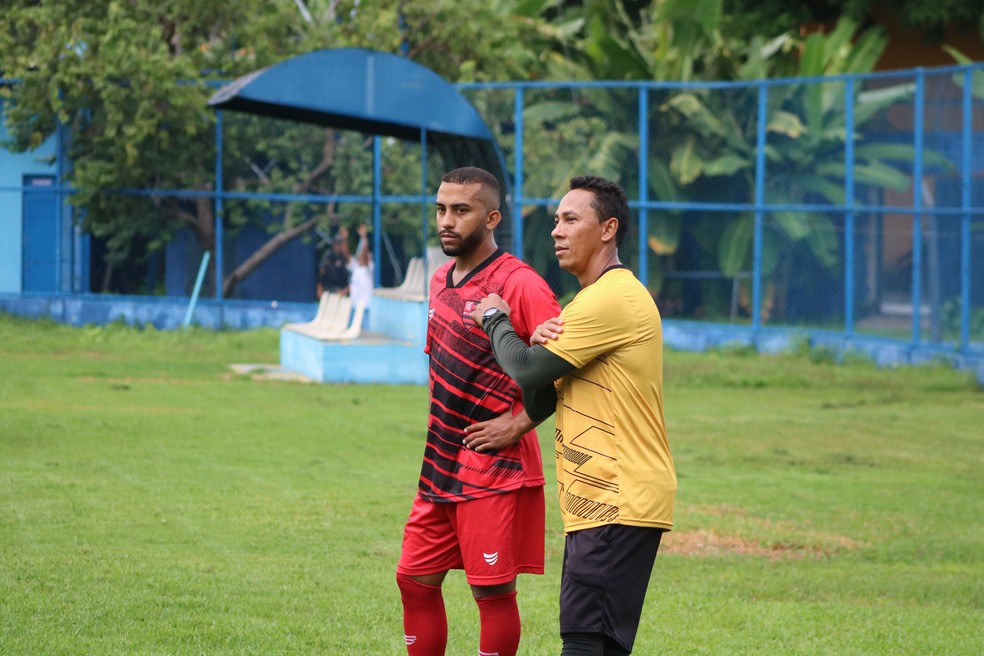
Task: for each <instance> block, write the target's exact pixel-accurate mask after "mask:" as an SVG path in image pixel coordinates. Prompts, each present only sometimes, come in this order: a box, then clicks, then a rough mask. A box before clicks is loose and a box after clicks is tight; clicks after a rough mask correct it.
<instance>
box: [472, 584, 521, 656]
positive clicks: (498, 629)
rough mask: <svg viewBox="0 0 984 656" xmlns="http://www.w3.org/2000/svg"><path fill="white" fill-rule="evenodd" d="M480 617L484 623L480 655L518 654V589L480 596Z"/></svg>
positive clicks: (479, 645)
mask: <svg viewBox="0 0 984 656" xmlns="http://www.w3.org/2000/svg"><path fill="white" fill-rule="evenodd" d="M475 601H476V602H478V617H479V619H480V621H481V623H482V631H481V636H480V637H479V640H478V654H479V656H516V651H517V650H519V633H520V626H519V606H518V605H517V604H516V591H515V590H513V591H512V592H507V593H506V594H501V595H493V596H491V597H480V598H478V599H476V600H475Z"/></svg>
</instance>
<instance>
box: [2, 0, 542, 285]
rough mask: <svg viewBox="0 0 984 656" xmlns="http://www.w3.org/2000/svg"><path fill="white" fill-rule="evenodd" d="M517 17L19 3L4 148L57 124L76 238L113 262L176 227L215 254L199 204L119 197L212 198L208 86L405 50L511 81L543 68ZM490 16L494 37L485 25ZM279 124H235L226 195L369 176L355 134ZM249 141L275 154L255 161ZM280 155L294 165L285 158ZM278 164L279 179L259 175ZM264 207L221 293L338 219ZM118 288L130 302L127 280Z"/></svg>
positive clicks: (321, 3) (448, 7) (130, 2)
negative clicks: (269, 132)
mask: <svg viewBox="0 0 984 656" xmlns="http://www.w3.org/2000/svg"><path fill="white" fill-rule="evenodd" d="M510 6H511V4H510V3H493V4H492V5H489V3H485V2H479V1H478V0H469V1H467V2H450V1H440V2H432V3H406V2H402V1H401V0H387V1H386V2H381V3H374V6H373V7H372V10H371V11H370V10H369V9H367V8H366V7H365V3H359V2H358V1H357V0H308V1H307V2H306V3H304V2H300V3H293V2H276V3H272V2H266V1H265V0H214V1H210V2H194V1H192V0H169V1H165V2H152V1H151V0H110V1H109V2H106V3H91V2H85V1H84V0H64V1H62V2H57V3H48V2H22V3H20V4H19V5H18V6H15V7H11V8H9V9H6V10H5V12H4V14H3V15H2V17H0V52H3V53H4V59H3V66H4V70H3V71H2V73H3V75H4V76H5V78H7V79H10V80H16V83H15V84H11V85H8V86H6V87H4V88H3V89H2V94H3V95H2V99H3V101H4V111H5V116H6V122H7V126H8V129H9V132H10V134H11V135H12V144H11V145H12V146H13V147H14V148H17V149H27V148H31V147H36V146H37V145H39V144H40V143H42V142H43V141H44V140H45V139H46V138H48V137H49V136H50V135H51V134H53V133H54V131H55V128H56V125H57V124H58V123H59V122H60V123H62V124H64V125H65V126H67V128H68V130H67V132H68V134H70V135H71V140H70V142H69V143H68V144H67V154H68V158H69V160H70V161H71V169H70V171H68V173H67V182H69V183H70V184H72V186H74V187H75V188H76V189H77V193H76V194H75V195H74V196H73V199H72V201H73V202H74V203H75V204H76V205H77V206H78V207H79V208H80V209H81V210H83V212H82V215H83V216H84V223H83V227H84V229H86V230H87V231H89V232H90V233H91V234H93V235H95V236H96V237H99V238H101V239H103V240H105V242H106V246H107V251H108V252H107V256H106V257H107V260H108V263H109V264H110V266H113V265H120V264H122V263H124V262H127V261H131V262H132V261H134V260H140V259H142V258H145V257H146V256H147V254H148V253H150V252H154V251H157V250H160V249H161V248H162V247H163V245H164V244H165V243H166V242H167V241H168V240H169V239H170V238H171V236H172V235H173V234H174V232H175V231H176V230H178V229H181V228H187V229H190V230H191V232H192V233H193V234H194V236H195V239H196V240H197V242H198V243H199V244H200V245H201V247H202V248H204V249H206V250H212V249H214V247H215V234H214V215H213V204H212V202H211V199H209V198H208V197H207V196H202V197H200V198H197V199H194V198H192V199H189V198H179V197H176V196H165V195H162V196H161V197H155V198H149V197H146V196H140V195H134V194H127V193H119V192H120V191H121V190H132V189H148V188H149V189H182V190H199V191H204V192H207V191H210V190H211V189H212V187H213V183H214V173H213V171H214V136H213V135H214V113H213V112H211V111H209V110H208V109H207V106H206V103H207V99H208V98H209V96H210V95H211V94H212V93H213V92H214V90H215V85H214V84H212V85H208V84H206V82H208V81H211V80H229V79H232V78H235V77H238V76H239V75H242V74H245V73H248V72H250V71H253V70H256V69H259V68H262V67H265V66H268V65H270V64H273V63H275V62H277V61H281V60H283V59H286V58H288V57H290V56H293V55H296V54H300V53H303V52H308V51H311V50H314V49H318V48H324V47H346V46H354V47H371V48H374V49H377V50H382V51H387V52H394V53H396V52H404V51H405V52H406V53H407V54H408V56H411V57H413V58H417V59H418V60H419V61H421V63H424V64H425V65H429V66H431V67H433V68H435V69H436V70H438V72H439V73H441V74H442V75H444V76H445V77H448V78H449V79H452V80H454V79H457V77H458V76H459V75H460V76H462V77H464V78H466V79H495V78H496V76H497V75H501V76H502V77H500V78H499V79H504V78H505V77H509V76H511V75H513V74H516V73H517V72H518V71H519V70H523V69H527V70H529V69H530V68H531V67H535V66H534V65H535V62H536V57H535V56H532V55H529V54H528V53H527V52H526V51H525V49H524V46H523V44H525V43H528V42H529V39H525V38H524V36H523V35H524V34H526V33H529V32H530V31H531V30H534V27H533V26H531V23H530V22H529V21H527V20H526V19H524V18H516V19H511V18H510V16H511V15H512V14H511V13H510V11H509V7H510ZM302 8H303V11H302V10H301V9H302ZM473 17H475V18H478V19H481V21H479V20H471V19H472V18H473ZM507 19H508V20H507ZM487 20H488V21H493V24H496V25H497V29H496V30H485V29H483V28H482V27H481V26H482V25H484V24H486V23H485V22H484V21H487ZM462 25H466V26H468V29H469V30H471V31H470V32H469V34H468V38H467V39H462V38H461V32H460V31H461V26H462ZM283 127H284V130H283V133H282V134H281V135H280V136H279V137H278V138H277V139H268V138H265V137H262V138H261V133H262V131H263V130H264V129H265V128H262V127H261V125H260V124H259V123H258V122H256V121H242V122H240V124H239V125H238V126H236V127H234V128H232V130H231V134H230V135H229V139H228V140H227V142H226V144H227V148H228V149H229V153H228V156H227V161H228V162H230V163H231V165H232V169H231V170H230V171H229V175H230V179H231V186H233V187H238V188H242V189H246V188H249V189H253V190H257V191H280V192H284V191H287V192H295V193H306V192H310V191H314V190H318V191H320V192H322V193H331V192H332V191H334V190H335V189H336V187H335V185H336V183H338V182H339V180H344V179H345V177H346V176H349V177H352V176H358V175H360V174H364V173H365V172H366V171H367V170H369V169H368V168H367V167H368V163H367V162H368V161H369V160H368V157H369V155H368V153H367V152H366V148H365V142H364V139H363V138H362V137H361V136H359V135H352V136H348V137H343V136H341V135H339V134H337V133H335V132H334V131H330V130H312V129H311V128H310V127H309V126H283ZM258 145H259V146H262V147H269V148H271V149H272V150H271V152H270V153H263V152H260V150H258V149H257V146H258ZM360 149H361V150H362V152H361V154H359V151H360ZM288 151H293V155H292V156H289V157H285V156H283V154H284V153H285V152H288ZM340 152H344V153H346V157H345V159H344V162H345V164H346V168H345V169H344V170H342V169H341V168H340V167H337V166H336V164H337V163H338V162H339V161H340V160H339V153H340ZM274 153H276V154H277V155H279V157H278V156H275V155H274ZM274 161H275V162H277V166H276V167H275V168H276V171H272V170H270V169H269V168H268V169H267V170H264V167H266V166H267V165H268V164H269V163H270V162H274ZM257 162H261V163H263V166H257ZM353 163H357V164H358V165H356V166H353ZM233 205H235V204H233ZM242 209H243V208H242V207H241V206H240V207H238V208H237V207H235V206H233V207H232V208H231V209H230V217H231V218H230V227H231V228H233V229H235V228H236V227H237V226H241V225H243V224H244V223H245V222H246V221H247V220H255V217H254V218H253V219H248V217H247V213H246V212H244V211H240V210H242ZM266 209H267V210H268V212H267V214H268V216H267V217H266V222H267V223H268V225H273V228H272V233H271V235H270V238H269V240H268V241H267V243H266V244H265V245H264V246H262V247H261V248H260V249H259V250H258V251H257V252H256V253H254V254H253V255H252V256H250V257H247V258H245V259H244V260H243V261H242V262H240V263H238V264H237V265H236V266H235V267H234V269H233V270H232V271H231V272H230V273H229V275H228V276H227V277H226V278H225V280H224V282H223V287H224V290H225V292H226V293H227V294H231V293H232V292H233V291H234V289H235V286H236V284H238V283H239V282H240V281H242V280H243V279H245V278H246V277H247V276H248V275H249V274H250V273H251V272H252V271H253V270H255V268H256V267H257V266H258V265H259V264H260V263H262V261H264V260H265V259H266V258H268V257H269V256H270V255H271V254H272V253H273V252H275V251H276V250H277V249H278V248H280V247H281V246H282V245H283V244H285V243H287V242H288V241H290V240H292V239H295V238H297V237H298V236H300V235H302V234H304V233H306V232H309V231H310V230H312V229H313V228H315V227H316V226H318V225H323V224H325V223H327V222H330V221H331V220H332V216H333V215H332V208H328V210H327V212H324V211H322V212H318V213H317V216H315V215H313V212H312V210H311V208H310V207H306V208H301V207H299V206H297V204H290V203H288V204H281V205H280V206H279V207H276V208H274V207H273V206H268V207H267V208H266ZM271 220H274V222H273V223H272V224H271V223H270V221H271ZM115 288H116V289H120V290H121V291H135V290H134V289H131V288H127V287H126V286H125V284H119V285H116V286H115Z"/></svg>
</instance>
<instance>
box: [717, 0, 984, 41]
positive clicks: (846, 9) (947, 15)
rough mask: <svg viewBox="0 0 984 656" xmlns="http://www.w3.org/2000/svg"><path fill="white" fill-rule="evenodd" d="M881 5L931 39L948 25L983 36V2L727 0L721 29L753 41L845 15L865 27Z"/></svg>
mask: <svg viewBox="0 0 984 656" xmlns="http://www.w3.org/2000/svg"><path fill="white" fill-rule="evenodd" d="M876 9H880V10H881V11H883V12H885V13H886V14H887V15H889V16H892V17H893V18H895V19H896V20H897V21H898V23H899V25H900V26H901V27H903V28H907V29H920V30H922V32H923V35H924V37H925V38H926V39H927V40H928V41H929V42H931V43H940V42H942V40H943V37H944V33H945V32H946V30H947V28H955V29H957V30H976V31H977V33H979V34H980V35H981V36H982V37H984V1H982V0H897V1H896V2H883V1H882V0H813V1H811V2H796V3H791V2H787V0H726V2H725V5H724V15H725V17H726V19H725V21H724V24H723V26H722V29H723V30H724V31H725V32H727V33H728V34H731V35H733V36H736V37H739V38H743V39H750V38H751V37H753V36H755V35H758V34H778V33H781V32H787V31H791V30H794V31H795V30H799V29H800V28H801V27H803V26H806V25H816V24H833V23H835V22H836V21H837V20H838V19H840V18H841V17H844V18H847V19H850V20H853V21H854V22H856V23H857V24H858V25H860V26H861V27H862V28H865V27H868V26H869V25H870V23H871V18H872V12H873V11H874V10H876Z"/></svg>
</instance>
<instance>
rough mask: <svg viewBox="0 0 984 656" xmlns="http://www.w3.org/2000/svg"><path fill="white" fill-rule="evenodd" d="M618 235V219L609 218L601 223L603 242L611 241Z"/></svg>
mask: <svg viewBox="0 0 984 656" xmlns="http://www.w3.org/2000/svg"><path fill="white" fill-rule="evenodd" d="M617 233H618V219H616V218H615V217H614V216H612V217H609V218H608V219H606V220H605V221H602V223H601V241H611V240H612V239H615V235H616V234H617Z"/></svg>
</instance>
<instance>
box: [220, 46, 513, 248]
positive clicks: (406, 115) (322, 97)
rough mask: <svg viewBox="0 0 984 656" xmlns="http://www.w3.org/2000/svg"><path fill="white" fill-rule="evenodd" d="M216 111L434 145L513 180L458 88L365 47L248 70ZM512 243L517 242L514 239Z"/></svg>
mask: <svg viewBox="0 0 984 656" xmlns="http://www.w3.org/2000/svg"><path fill="white" fill-rule="evenodd" d="M208 104H209V106H211V107H213V108H215V109H228V110H236V111H242V112H246V113H250V114H258V115H261V116H270V117H274V118H280V119H288V120H293V121H300V122H304V123H314V124H317V125H324V126H326V127H335V128H340V129H346V130H357V131H359V132H365V133H368V134H378V135H388V136H393V137H397V138H400V139H406V140H415V141H419V140H420V139H421V138H422V136H423V135H424V132H425V131H426V142H427V144H428V145H429V146H432V147H434V148H435V150H436V151H437V153H438V154H439V155H440V156H441V159H442V163H443V164H444V165H445V166H446V167H447V168H454V167H458V166H480V167H482V168H484V169H486V170H488V171H490V172H491V173H492V174H493V175H495V176H496V177H497V178H499V181H500V182H501V184H502V207H501V209H502V215H503V219H504V221H503V224H502V228H504V230H502V232H504V233H508V232H510V229H509V224H510V223H511V221H509V218H510V215H509V212H508V209H507V206H506V202H505V201H506V192H507V187H508V184H509V181H508V178H507V177H506V170H505V164H504V160H503V158H502V155H501V153H500V152H499V149H498V147H497V145H496V143H495V139H494V137H493V136H492V132H491V131H490V130H489V128H488V126H486V125H485V121H483V120H482V117H481V116H479V114H478V112H477V111H476V110H475V108H474V107H473V106H472V104H471V103H470V102H469V101H468V99H467V98H465V97H464V96H462V95H461V94H460V93H459V92H458V90H457V89H455V88H454V86H453V85H451V84H450V83H448V82H447V81H446V80H444V79H443V78H441V77H440V76H439V75H437V73H435V72H433V71H432V70H430V69H429V68H425V67H424V66H421V65H420V64H417V63H415V62H412V61H410V60H409V59H405V58H403V57H399V56H397V55H391V54H388V53H384V52H377V51H373V50H365V49H361V48H339V49H329V50H316V51H314V52H310V53H307V54H304V55H299V56H297V57H294V58H292V59H288V60H286V61H283V62H280V63H279V64H274V65H273V66H270V67H268V68H263V69H260V70H258V71H254V72H252V73H249V74H248V75H244V76H243V77H240V78H239V79H237V80H235V81H233V82H231V83H229V84H227V85H225V86H224V87H222V88H221V89H219V90H218V91H217V92H216V93H215V94H214V95H213V96H212V98H211V99H210V100H209V102H208ZM506 243H507V244H508V243H509V241H508V240H507V241H506Z"/></svg>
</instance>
